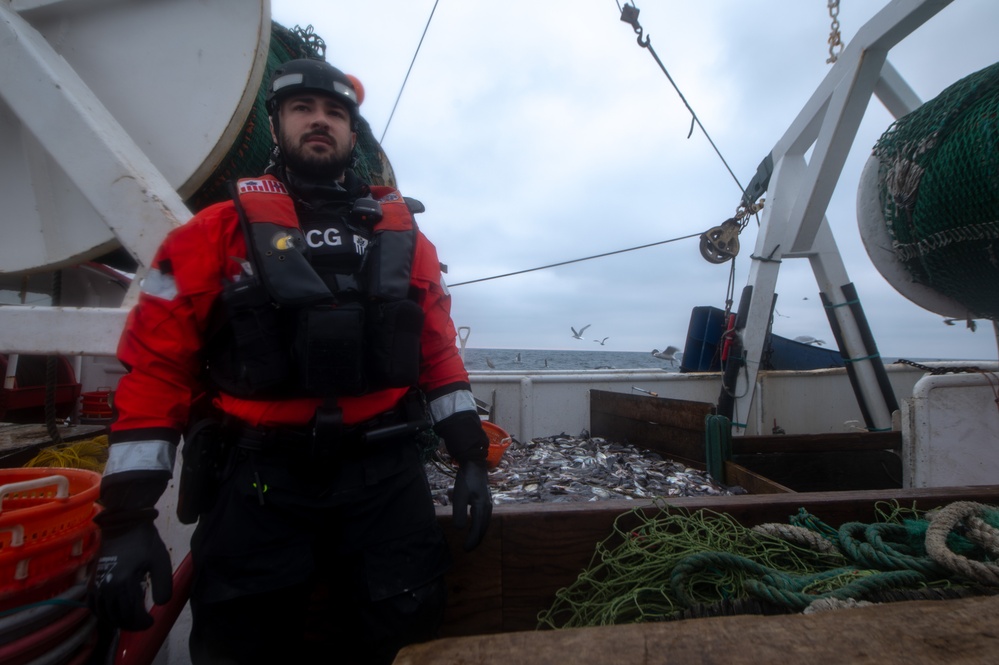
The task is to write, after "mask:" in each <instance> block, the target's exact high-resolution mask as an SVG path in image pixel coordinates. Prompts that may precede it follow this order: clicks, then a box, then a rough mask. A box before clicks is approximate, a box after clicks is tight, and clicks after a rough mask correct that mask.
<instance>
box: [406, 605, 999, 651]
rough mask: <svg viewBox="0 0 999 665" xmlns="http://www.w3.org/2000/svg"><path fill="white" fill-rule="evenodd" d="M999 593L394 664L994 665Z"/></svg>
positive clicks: (485, 641) (485, 638)
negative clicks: (991, 664)
mask: <svg viewBox="0 0 999 665" xmlns="http://www.w3.org/2000/svg"><path fill="white" fill-rule="evenodd" d="M997 617H999V596H987V597H975V598H965V599H959V600H937V601H907V602H899V603H887V604H881V605H874V606H867V607H857V608H851V609H839V610H832V611H826V612H821V613H818V614H809V615H804V614H789V615H778V616H756V615H739V616H726V617H713V618H706V619H688V620H685V621H672V622H665V623H649V624H631V625H624V626H601V627H595V628H578V629H567V630H557V631H550V630H549V631H536V632H531V631H524V632H515V633H500V634H496V635H482V636H472V637H454V638H446V639H441V640H437V641H434V642H429V643H427V644H417V645H413V646H409V647H406V648H405V649H403V650H402V651H401V652H400V653H399V655H398V657H397V658H396V660H395V665H431V664H432V663H433V664H437V663H462V664H463V665H480V664H481V665H487V664H490V665H491V664H493V663H496V664H500V663H502V664H503V665H508V664H510V663H517V664H518V665H541V664H547V663H572V665H590V664H592V665H598V664H599V665H610V664H616V663H620V664H622V665H624V664H627V665H641V664H646V663H666V662H669V663H698V664H700V665H758V664H759V663H782V664H787V665H799V664H800V665H816V664H818V663H850V664H851V665H864V664H867V663H870V664H871V665H875V664H876V665H892V664H894V663H897V664H899V665H903V664H904V665H937V664H938V663H948V664H949V665H971V664H976V665H977V664H982V665H984V664H986V663H995V662H996V658H997V653H999V619H997Z"/></svg>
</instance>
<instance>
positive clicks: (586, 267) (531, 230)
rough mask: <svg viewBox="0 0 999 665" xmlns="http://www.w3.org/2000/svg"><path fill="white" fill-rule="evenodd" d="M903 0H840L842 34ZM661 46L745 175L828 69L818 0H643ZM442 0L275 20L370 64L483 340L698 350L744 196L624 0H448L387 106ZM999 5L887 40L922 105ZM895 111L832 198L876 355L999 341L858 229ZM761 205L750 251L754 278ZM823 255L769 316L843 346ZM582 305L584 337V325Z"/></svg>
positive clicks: (365, 71)
mask: <svg viewBox="0 0 999 665" xmlns="http://www.w3.org/2000/svg"><path fill="white" fill-rule="evenodd" d="M887 4H888V3H887V2H886V1H884V0H842V1H841V3H840V5H841V7H840V10H839V15H838V19H839V22H840V31H841V34H842V40H843V42H844V43H845V42H848V41H849V40H850V39H851V38H852V37H853V36H854V35H855V34H856V32H857V30H858V29H859V28H860V27H861V26H862V25H863V24H864V23H865V22H866V21H867V20H868V19H869V18H871V17H872V16H873V15H874V14H876V13H877V11H879V10H880V9H882V8H883V7H884V6H886V5H887ZM638 8H639V10H640V15H639V21H640V22H641V25H642V27H643V28H644V31H645V35H646V36H648V37H649V38H651V44H652V47H653V48H654V49H655V50H656V53H657V54H658V55H659V57H660V59H661V60H662V61H663V63H664V65H665V66H666V67H667V69H668V71H669V73H670V75H671V76H672V78H673V80H674V81H675V82H676V84H677V86H678V87H679V89H680V91H681V92H682V93H683V95H684V97H685V98H686V99H687V101H688V102H689V104H690V105H691V107H692V108H693V109H694V111H695V112H696V113H697V116H698V118H699V119H700V121H701V123H702V124H703V125H704V127H705V129H706V130H707V132H708V134H709V135H710V137H711V139H712V140H713V141H714V143H715V145H717V147H718V149H719V151H720V152H721V154H722V156H724V158H725V160H726V161H727V162H728V164H729V165H730V166H731V168H732V170H733V171H734V172H735V175H736V176H737V178H738V179H739V180H740V181H741V182H742V184H743V185H746V184H748V182H749V181H750V179H751V178H752V176H753V174H754V173H755V172H756V167H757V165H758V164H759V162H760V161H761V160H762V159H763V157H765V156H766V155H767V154H768V153H769V152H770V150H771V148H773V147H774V144H775V143H776V142H777V140H778V139H780V138H781V136H782V135H783V134H784V132H785V131H786V130H787V128H788V125H789V124H790V123H791V121H792V120H793V119H794V118H795V117H796V116H797V115H798V113H799V112H800V110H801V106H802V105H803V104H804V103H805V101H806V100H807V99H808V98H809V97H810V95H811V94H812V93H813V91H814V90H815V88H816V87H817V86H818V85H819V83H820V82H821V81H822V79H823V77H824V76H825V75H826V73H827V72H828V71H829V68H830V67H831V65H829V64H827V63H826V59H827V58H828V57H829V44H828V39H829V35H830V23H831V19H830V16H829V9H828V7H827V4H826V2H825V1H823V0H808V1H806V0H757V1H755V2H735V1H734V0H703V1H701V2H696V3H694V2H680V1H678V0H674V1H669V2H667V1H665V0H659V1H658V2H652V1H646V2H641V1H639V2H638ZM433 9H434V0H406V1H405V2H403V1H402V0H364V1H363V2H344V1H343V0H332V1H329V0H322V1H320V0H312V1H309V0H272V15H273V18H274V20H275V21H277V22H278V23H280V24H282V25H284V26H286V27H289V28H290V27H294V26H295V25H301V26H303V27H304V26H306V25H309V24H311V25H313V26H314V28H315V31H316V33H317V34H318V35H319V36H321V37H322V38H323V39H324V40H325V41H326V43H327V47H328V50H327V59H328V60H329V61H330V62H331V63H333V64H334V65H336V66H337V67H339V68H341V69H343V70H344V71H346V72H348V73H351V74H354V75H356V76H357V77H359V78H360V80H361V81H362V82H363V84H364V87H365V90H366V97H365V100H364V103H363V105H362V107H361V111H362V114H363V115H364V117H365V118H366V119H367V120H368V122H369V123H370V125H371V127H372V130H373V132H374V134H375V136H376V138H379V137H381V136H382V133H383V132H385V131H386V126H387V132H386V133H385V138H384V140H383V147H384V149H385V151H386V153H387V154H388V157H389V159H390V160H391V163H392V166H393V168H394V170H395V174H396V177H397V180H398V184H399V187H400V189H401V190H402V191H403V193H404V194H406V195H408V196H413V197H416V198H418V199H420V200H422V201H423V202H424V203H425V205H426V208H427V212H426V213H424V214H423V215H421V216H420V217H419V218H418V221H419V222H420V224H421V227H422V229H423V230H424V232H425V233H426V234H427V235H428V236H429V237H430V239H431V240H432V241H433V243H434V244H435V245H436V246H437V249H438V252H439V254H440V259H441V261H442V262H443V263H445V264H447V267H448V274H447V276H446V279H447V281H448V283H449V284H458V283H460V282H465V281H469V280H476V279H481V278H485V277H491V276H494V275H500V274H504V273H509V272H515V271H520V270H527V269H531V268H536V267H539V266H545V265H548V264H552V263H558V262H563V261H572V260H575V259H581V258H584V257H588V256H592V255H596V254H601V253H605V252H611V251H615V250H621V249H627V248H630V247H636V246H640V245H645V244H649V243H656V242H659V241H664V240H670V239H674V238H681V237H684V236H689V235H695V237H693V238H690V239H686V240H679V241H677V242H671V243H667V244H662V245H657V246H655V247H650V248H647V249H642V250H638V251H634V252H627V253H623V254H618V255H615V256H611V257H606V258H600V259H595V260H590V261H582V262H577V263H572V264H569V265H564V266H561V267H557V268H552V269H547V270H540V271H536V272H529V273H526V274H521V275H517V276H513V277H507V278H504V279H497V280H491V281H485V282H480V283H477V284H469V285H464V286H455V287H454V288H453V289H452V295H453V317H454V321H455V324H456V325H458V326H468V327H470V328H471V334H470V337H469V340H468V345H469V346H471V347H478V348H511V349H514V348H521V349H527V348H533V349H594V350H595V349H596V348H598V347H597V345H596V344H594V342H593V340H594V339H601V338H604V337H609V339H608V340H607V342H606V347H604V350H608V349H610V350H620V351H650V350H651V349H653V348H659V349H661V348H663V347H665V346H666V345H668V344H673V345H676V346H678V347H680V348H681V349H682V348H683V343H684V339H685V337H686V332H687V325H688V323H689V318H690V311H691V308H693V307H695V306H699V305H713V306H716V307H724V305H725V298H726V292H727V286H728V283H729V278H730V269H731V263H724V264H720V265H716V264H712V263H709V262H707V261H706V260H705V259H703V258H702V257H701V255H700V252H699V243H698V239H697V238H696V234H700V233H701V232H703V231H706V230H708V229H710V228H711V227H714V226H717V225H719V224H720V223H721V222H723V221H724V220H725V219H727V218H728V217H730V216H732V214H733V213H734V211H735V208H736V206H737V204H738V203H739V199H740V191H739V188H738V187H737V185H736V183H735V181H734V180H733V178H732V176H731V175H730V174H729V173H728V171H727V170H726V168H725V165H724V164H723V163H722V161H721V159H720V158H719V157H718V155H717V154H716V153H715V151H714V150H713V149H712V147H711V145H710V143H709V142H708V140H707V139H706V138H705V136H704V134H703V133H702V132H701V131H700V129H698V128H695V129H694V131H693V133H692V134H691V135H690V136H689V138H688V133H689V132H690V129H691V116H690V113H689V112H688V111H687V109H686V108H685V106H684V105H683V102H682V100H681V99H680V98H679V96H678V95H677V93H676V91H675V90H674V89H673V87H672V86H671V85H670V83H669V80H668V79H667V78H666V76H665V75H664V74H663V73H662V71H661V70H660V69H659V66H658V65H657V64H656V62H655V60H654V59H653V58H652V56H651V55H650V53H649V51H648V50H646V49H643V48H641V47H639V46H638V44H637V43H636V35H635V33H634V32H633V31H632V28H631V26H629V25H627V24H626V23H623V22H621V21H620V19H619V9H618V5H617V2H616V1H615V0H548V1H546V2H526V1H524V0H504V1H503V2H484V1H476V2H468V1H458V0H441V1H440V2H439V4H438V6H437V7H436V10H435V11H434V14H433V19H432V20H431V22H430V25H429V29H428V30H427V32H426V36H425V38H424V41H423V44H422V47H420V51H419V54H418V56H417V57H416V60H415V63H414V64H413V67H412V71H411V73H410V76H409V80H408V82H407V83H406V86H405V89H404V91H403V93H402V96H401V99H400V100H399V102H398V106H397V108H396V109H395V113H394V116H392V118H391V123H389V118H390V114H391V113H392V108H393V104H395V102H396V98H397V95H398V94H399V91H400V88H401V86H402V84H403V81H404V79H405V76H406V72H407V69H408V68H409V67H410V63H411V61H412V59H413V55H414V53H415V52H416V50H417V46H418V44H419V42H420V38H421V34H422V33H423V31H424V27H425V26H426V24H427V20H428V18H430V15H431V11H432V10H433ZM997 27H999V2H996V1H995V0H954V2H953V3H952V4H951V5H950V6H948V7H946V8H944V9H943V10H942V11H941V12H940V13H939V14H938V15H937V16H936V17H934V18H933V19H931V20H930V21H929V23H927V24H926V25H924V26H922V27H921V28H919V29H918V30H917V31H915V32H914V33H912V34H911V35H910V36H909V37H908V38H906V39H905V40H904V41H903V42H902V43H901V44H899V45H898V46H897V47H895V48H894V49H892V51H891V52H890V53H889V56H888V59H889V61H891V62H892V64H893V65H894V66H895V68H896V69H897V70H898V71H899V72H900V73H901V74H902V76H903V77H904V78H905V79H906V81H907V82H908V83H909V85H910V86H911V87H912V88H913V89H914V90H915V91H916V93H917V94H918V95H919V96H920V98H922V99H923V100H924V101H926V100H929V99H931V98H933V97H934V96H936V95H937V94H938V93H939V92H940V91H941V90H943V89H944V88H945V87H947V86H948V85H950V84H952V83H954V82H956V81H957V80H959V79H961V78H963V77H964V76H967V75H968V74H971V73H973V72H975V71H977V70H979V69H981V68H983V67H985V66H987V65H990V64H992V63H994V62H996V61H997V60H999V40H997V39H996V37H995V30H996V28H997ZM891 121H892V117H891V115H890V114H889V113H888V112H887V111H886V110H885V109H884V107H883V106H882V105H881V103H880V102H879V101H878V100H877V99H876V98H875V99H873V100H872V101H871V104H870V106H869V108H868V111H867V114H866V116H865V118H864V121H863V124H862V126H861V129H860V132H859V133H858V136H857V139H856V141H855V143H854V149H853V151H852V152H851V155H850V158H849V160H848V163H847V166H846V168H845V169H844V171H843V173H842V176H841V177H840V180H839V183H838V186H837V188H836V192H835V194H834V196H833V199H832V202H831V204H830V206H829V209H828V211H827V216H828V218H829V221H830V225H831V227H832V230H833V234H834V236H835V238H836V242H837V245H838V246H839V248H840V251H841V253H842V255H843V258H844V261H845V263H846V267H847V270H848V272H849V275H850V278H851V280H852V281H853V282H854V283H855V284H856V285H857V288H858V290H859V292H860V298H861V302H862V304H863V306H864V308H865V311H866V314H867V317H868V319H869V322H870V324H871V327H872V329H873V332H874V336H875V340H876V341H877V343H878V346H879V349H880V351H881V353H882V355H884V356H886V357H906V358H938V357H939V358H989V359H994V358H995V357H996V340H995V336H994V334H993V330H992V325H991V323H990V322H988V321H982V322H979V325H978V330H977V332H972V331H970V330H969V329H967V327H966V326H964V325H963V324H961V325H956V326H947V325H945V324H944V323H943V318H944V317H943V316H941V315H939V314H934V313H931V312H929V311H927V310H925V309H923V308H921V307H919V306H917V305H915V304H913V303H911V302H910V301H909V300H907V299H905V298H904V297H903V296H901V295H899V294H898V293H897V292H896V291H895V289H894V288H893V287H891V286H890V285H889V284H888V283H887V282H886V281H885V280H884V279H883V278H882V277H881V275H880V273H879V272H878V271H877V269H876V268H875V267H874V266H873V265H872V263H871V261H870V259H869V258H868V256H867V253H866V251H865V250H864V248H863V244H862V242H861V240H860V236H859V232H858V230H857V219H856V217H857V215H856V196H857V185H858V182H859V176H860V171H861V169H862V167H863V165H864V163H865V162H866V160H867V158H868V156H869V155H870V149H871V147H872V146H873V145H874V143H875V142H876V141H877V139H878V138H879V137H880V136H881V134H882V133H883V132H884V131H885V130H886V129H887V128H888V126H889V125H890V123H891ZM756 239H757V227H756V223H755V222H753V223H751V224H750V226H748V227H747V228H746V230H745V231H744V232H743V234H742V236H741V238H740V243H741V252H740V255H739V256H738V257H737V258H736V260H735V276H734V285H735V294H736V295H735V298H736V302H738V294H739V293H740V292H741V290H742V288H743V287H744V286H745V285H746V284H747V280H748V275H749V264H750V261H749V255H750V253H751V252H752V250H753V248H754V245H755V243H756ZM817 291H818V288H817V286H816V283H815V279H814V276H813V274H812V270H811V267H810V265H809V264H808V262H807V261H806V260H804V259H794V260H786V261H784V263H783V264H782V266H781V271H780V277H779V279H778V283H777V293H778V300H777V307H776V315H775V321H774V332H776V333H777V334H779V335H783V336H786V337H796V336H799V335H810V336H813V337H817V338H821V339H824V340H828V341H832V334H831V332H830V331H829V325H828V322H827V320H826V318H825V314H824V313H823V312H822V308H821V306H820V301H819V297H818V293H817ZM586 324H590V328H589V329H588V330H587V331H586V334H585V336H584V337H585V340H583V341H580V340H576V339H572V337H571V331H570V326H574V327H576V328H577V329H578V328H579V327H580V326H583V325H586Z"/></svg>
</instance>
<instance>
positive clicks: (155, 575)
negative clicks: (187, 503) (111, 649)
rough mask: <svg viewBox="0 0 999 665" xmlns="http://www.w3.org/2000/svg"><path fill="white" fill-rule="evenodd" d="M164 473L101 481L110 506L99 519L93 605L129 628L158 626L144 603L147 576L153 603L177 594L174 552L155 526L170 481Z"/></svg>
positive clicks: (100, 615) (115, 623) (104, 616)
mask: <svg viewBox="0 0 999 665" xmlns="http://www.w3.org/2000/svg"><path fill="white" fill-rule="evenodd" d="M161 476H162V474H148V473H140V472H135V473H131V474H129V475H125V474H120V476H119V478H117V479H112V478H108V477H106V478H105V479H104V480H103V481H102V483H101V500H102V501H103V503H104V505H105V510H104V511H102V512H101V513H99V514H98V515H97V516H96V517H95V518H94V521H95V522H97V524H98V525H99V526H100V527H101V548H100V552H99V553H98V557H97V572H96V574H95V576H94V589H93V591H92V593H91V596H90V606H91V609H92V610H93V611H94V612H95V613H96V614H97V616H98V618H100V619H101V620H102V621H106V622H108V623H110V624H111V625H113V626H115V627H117V628H122V629H124V630H145V629H147V628H149V627H150V626H152V625H153V617H152V616H150V614H149V613H148V612H147V611H146V606H145V598H146V593H145V587H144V586H143V583H144V581H145V579H146V575H149V578H150V581H151V582H152V587H153V602H154V603H156V604H157V605H163V604H165V603H167V602H169V601H170V598H171V596H173V566H171V564H170V554H169V553H168V552H167V548H166V545H164V544H163V540H162V539H161V538H160V534H159V533H158V532H157V531H156V526H155V525H154V524H153V520H154V519H156V515H157V512H156V509H155V508H153V507H152V506H153V505H154V504H155V503H156V500H157V499H158V498H159V496H160V495H161V494H162V493H163V490H164V489H165V488H166V484H167V481H166V479H163V478H162V477H161Z"/></svg>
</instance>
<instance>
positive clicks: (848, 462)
mask: <svg viewBox="0 0 999 665" xmlns="http://www.w3.org/2000/svg"><path fill="white" fill-rule="evenodd" d="M732 461H733V462H735V463H737V464H740V465H742V466H744V467H746V468H747V469H750V470H751V471H753V472H754V473H757V474H759V475H761V476H764V477H766V478H769V479H770V480H772V481H773V482H775V483H778V484H781V485H786V486H787V487H790V488H791V489H793V490H795V491H796V492H824V491H833V490H848V491H849V490H869V489H890V488H894V487H901V486H902V460H901V458H900V457H899V456H898V455H897V454H896V453H894V452H893V451H889V450H855V451H849V452H847V451H832V452H830V451H815V452H801V451H798V452H785V453H772V454H756V455H733V456H732Z"/></svg>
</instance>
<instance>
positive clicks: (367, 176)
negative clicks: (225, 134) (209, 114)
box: [185, 22, 396, 212]
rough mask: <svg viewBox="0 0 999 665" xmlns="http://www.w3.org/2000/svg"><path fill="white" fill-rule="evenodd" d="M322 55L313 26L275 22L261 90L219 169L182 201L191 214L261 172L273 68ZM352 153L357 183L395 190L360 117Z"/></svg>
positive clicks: (382, 157)
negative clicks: (230, 184) (234, 184)
mask: <svg viewBox="0 0 999 665" xmlns="http://www.w3.org/2000/svg"><path fill="white" fill-rule="evenodd" d="M325 52H326V44H325V42H324V41H323V40H322V38H321V37H319V36H318V35H316V34H315V33H314V32H313V31H312V26H309V27H307V28H300V27H297V26H296V27H295V28H293V29H288V28H285V27H284V26H282V25H280V24H278V23H274V22H272V23H271V39H270V46H269V48H268V52H267V67H266V70H265V71H264V76H263V80H262V81H261V83H260V88H259V89H258V90H257V96H256V100H255V101H254V103H253V108H251V109H250V112H249V113H248V114H247V117H246V120H245V121H244V123H243V127H242V129H241V130H240V133H239V136H238V137H237V138H236V140H235V141H234V142H233V145H232V146H231V147H230V148H229V151H228V153H226V156H225V157H224V158H223V159H222V161H221V162H220V163H219V166H218V167H216V169H215V170H214V171H213V172H212V174H211V175H210V176H208V178H207V179H206V180H205V182H204V184H202V186H201V187H200V188H199V189H198V191H196V192H195V193H194V194H193V195H192V196H191V198H189V199H188V200H187V201H185V203H186V204H187V206H188V207H189V208H190V209H191V210H192V211H194V212H197V211H199V210H201V209H202V208H205V207H207V206H209V205H212V204H213V203H218V202H219V201H224V200H226V199H228V198H229V193H228V191H227V183H228V182H229V181H230V180H235V179H239V178H250V177H254V176H258V175H260V174H261V173H263V172H264V169H265V168H267V164H268V162H269V161H270V155H271V149H272V147H273V141H272V140H271V129H270V120H269V117H268V115H267V105H266V102H267V85H268V83H269V82H270V79H271V75H272V74H273V73H274V70H275V69H277V68H278V67H279V66H281V65H282V64H284V63H286V62H288V61H289V60H297V59H299V58H319V59H324V57H325ZM333 64H334V65H335V63H333ZM356 155H357V162H356V164H355V165H354V172H355V173H357V175H358V177H360V178H361V180H364V181H365V182H369V183H371V184H373V185H390V186H392V187H394V186H395V184H396V183H395V175H394V174H393V172H392V167H391V165H390V164H389V162H388V159H387V158H386V157H385V154H384V152H382V149H381V146H380V145H379V143H378V140H377V139H376V138H375V136H374V134H373V133H372V131H371V126H370V125H369V124H368V122H367V121H366V120H365V119H364V118H363V117H359V118H358V124H357V149H356Z"/></svg>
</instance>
